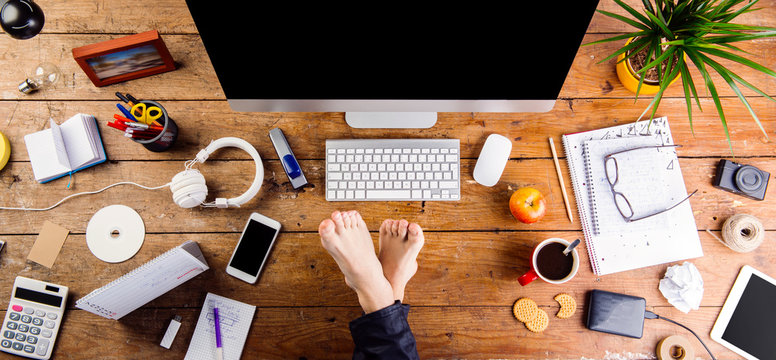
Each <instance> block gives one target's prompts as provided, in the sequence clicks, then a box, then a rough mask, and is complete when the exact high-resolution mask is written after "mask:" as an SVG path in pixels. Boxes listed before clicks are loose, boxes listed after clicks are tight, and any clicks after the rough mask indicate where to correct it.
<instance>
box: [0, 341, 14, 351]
mask: <svg viewBox="0 0 776 360" xmlns="http://www.w3.org/2000/svg"><path fill="white" fill-rule="evenodd" d="M11 344H12V342H11V340H8V339H3V341H0V346H2V347H4V348H6V349H7V348H9V347H11Z"/></svg>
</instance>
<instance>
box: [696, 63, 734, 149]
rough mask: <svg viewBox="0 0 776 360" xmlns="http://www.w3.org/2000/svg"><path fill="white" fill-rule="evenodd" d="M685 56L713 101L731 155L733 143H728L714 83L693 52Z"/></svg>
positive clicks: (723, 114)
mask: <svg viewBox="0 0 776 360" xmlns="http://www.w3.org/2000/svg"><path fill="white" fill-rule="evenodd" d="M686 54H687V57H689V58H690V60H692V62H693V64H695V66H696V67H697V68H698V71H699V72H700V73H701V75H702V76H703V80H704V82H705V83H706V88H707V89H708V90H709V94H711V98H712V100H714V106H715V107H716V108H717V114H719V120H720V121H721V122H722V128H723V129H724V130H725V138H726V139H727V142H728V147H729V148H730V153H731V154H732V153H733V143H732V142H731V141H730V131H729V130H728V126H727V121H726V120H725V112H724V111H723V110H722V103H721V102H720V100H719V94H718V93H717V88H716V87H715V86H714V81H712V80H711V76H709V72H708V70H706V65H705V64H704V62H703V61H702V60H701V59H700V58H699V56H698V53H697V52H696V51H695V50H692V49H687V50H686Z"/></svg>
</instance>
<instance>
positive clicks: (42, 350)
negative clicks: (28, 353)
mask: <svg viewBox="0 0 776 360" xmlns="http://www.w3.org/2000/svg"><path fill="white" fill-rule="evenodd" d="M48 347H49V341H48V340H46V339H40V342H39V343H38V348H37V349H36V351H35V353H36V354H38V355H40V356H44V355H46V352H47V351H48Z"/></svg>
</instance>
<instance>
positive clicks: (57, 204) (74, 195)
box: [0, 181, 171, 211]
mask: <svg viewBox="0 0 776 360" xmlns="http://www.w3.org/2000/svg"><path fill="white" fill-rule="evenodd" d="M170 184H171V183H167V184H164V185H161V186H157V187H148V186H143V185H140V184H137V183H133V182H131V181H122V182H118V183H115V184H112V185H108V186H106V187H104V188H102V189H100V190H97V191H86V192H82V193H78V194H73V195H70V196H66V197H65V198H63V199H62V200H59V202H57V203H56V204H54V205H51V206H49V207H47V208H42V209H28V208H14V207H3V206H0V210H24V211H47V210H51V209H53V208H55V207H57V206H59V204H61V203H63V202H65V201H67V200H69V199H71V198H74V197H76V196H81V195H92V194H98V193H101V192H103V191H105V190H108V189H110V188H112V187H114V186H118V185H135V186H137V187H140V188H143V189H146V190H159V189H162V188H165V187H168V186H170Z"/></svg>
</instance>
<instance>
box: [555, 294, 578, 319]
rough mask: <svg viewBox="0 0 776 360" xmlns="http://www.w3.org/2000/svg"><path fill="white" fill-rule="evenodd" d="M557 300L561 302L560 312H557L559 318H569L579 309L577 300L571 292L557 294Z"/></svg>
mask: <svg viewBox="0 0 776 360" xmlns="http://www.w3.org/2000/svg"><path fill="white" fill-rule="evenodd" d="M555 301H557V302H558V303H559V304H560V309H559V310H558V313H557V314H555V316H557V317H558V318H561V319H568V318H570V317H572V316H573V315H574V313H575V312H576V311H577V301H576V300H574V298H573V297H572V296H571V295H569V294H565V293H562V294H558V295H555Z"/></svg>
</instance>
